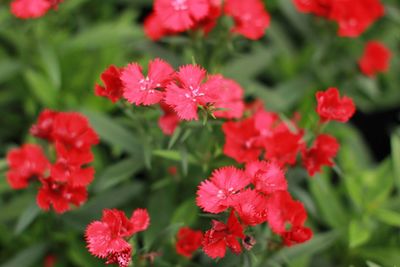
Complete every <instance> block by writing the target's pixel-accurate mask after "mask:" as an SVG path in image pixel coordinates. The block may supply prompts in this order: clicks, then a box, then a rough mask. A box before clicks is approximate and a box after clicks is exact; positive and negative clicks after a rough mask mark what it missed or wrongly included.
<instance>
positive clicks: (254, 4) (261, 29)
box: [144, 0, 270, 41]
mask: <svg viewBox="0 0 400 267" xmlns="http://www.w3.org/2000/svg"><path fill="white" fill-rule="evenodd" d="M223 15H226V16H229V17H231V18H232V19H233V20H234V26H233V28H232V29H231V31H232V32H235V33H238V34H241V35H243V36H245V37H246V38H248V39H251V40H257V39H260V38H261V37H262V36H263V35H264V33H265V30H266V28H267V27H268V26H269V22H270V17H269V14H268V13H267V11H266V10H265V8H264V5H263V2H262V1H261V0H246V1H242V0H225V1H222V0H155V2H154V11H153V12H152V13H151V14H150V15H149V16H148V17H147V18H146V20H145V23H144V27H145V32H146V34H147V36H148V37H149V38H151V39H152V40H155V41H156V40H159V39H161V38H162V37H164V36H167V35H173V34H178V33H181V32H185V31H188V30H197V29H200V30H202V31H204V32H205V33H208V32H210V31H211V30H212V29H213V28H214V27H215V26H216V24H217V21H218V19H219V18H220V17H221V16H223Z"/></svg>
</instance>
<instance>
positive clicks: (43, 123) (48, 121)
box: [30, 109, 58, 141]
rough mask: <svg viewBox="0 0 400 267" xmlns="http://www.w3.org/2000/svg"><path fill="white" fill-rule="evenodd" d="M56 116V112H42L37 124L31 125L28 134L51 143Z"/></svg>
mask: <svg viewBox="0 0 400 267" xmlns="http://www.w3.org/2000/svg"><path fill="white" fill-rule="evenodd" d="M57 115H58V112H57V111H53V110H49V109H45V110H43V111H42V112H41V113H40V115H39V117H38V120H37V123H36V124H34V125H32V127H31V129H30V134H31V135H33V136H35V137H38V138H42V139H46V140H48V141H53V137H52V133H53V122H54V119H55V117H56V116H57Z"/></svg>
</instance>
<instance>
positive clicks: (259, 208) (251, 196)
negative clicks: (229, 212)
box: [234, 189, 268, 226]
mask: <svg viewBox="0 0 400 267" xmlns="http://www.w3.org/2000/svg"><path fill="white" fill-rule="evenodd" d="M234 202H235V203H234V208H235V210H236V211H237V213H238V214H239V217H240V219H241V221H242V222H243V223H244V224H245V225H252V226H254V225H257V224H260V223H263V222H265V221H267V205H268V201H267V199H266V198H265V196H264V195H261V194H259V193H258V192H257V191H255V190H252V189H246V190H245V191H243V192H240V193H239V194H236V195H235V196H234Z"/></svg>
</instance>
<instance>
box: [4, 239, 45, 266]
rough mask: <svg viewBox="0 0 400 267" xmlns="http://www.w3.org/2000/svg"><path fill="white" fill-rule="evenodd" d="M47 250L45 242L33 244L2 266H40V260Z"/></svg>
mask: <svg viewBox="0 0 400 267" xmlns="http://www.w3.org/2000/svg"><path fill="white" fill-rule="evenodd" d="M46 250H47V245H46V244H45V243H41V244H36V245H33V246H31V247H29V248H27V249H24V250H22V251H20V252H19V253H18V254H17V255H15V256H14V257H13V258H11V260H9V261H7V262H6V263H4V264H2V265H0V267H30V266H38V265H39V264H38V261H39V260H40V259H42V258H43V257H44V254H45V252H46Z"/></svg>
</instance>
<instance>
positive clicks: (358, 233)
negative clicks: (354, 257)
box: [349, 220, 371, 248]
mask: <svg viewBox="0 0 400 267" xmlns="http://www.w3.org/2000/svg"><path fill="white" fill-rule="evenodd" d="M370 237H371V229H370V227H369V225H368V222H367V221H366V220H352V221H351V222H350V225H349V247H350V248H355V247H359V246H361V245H363V244H365V243H366V242H367V241H368V240H369V238H370Z"/></svg>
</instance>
